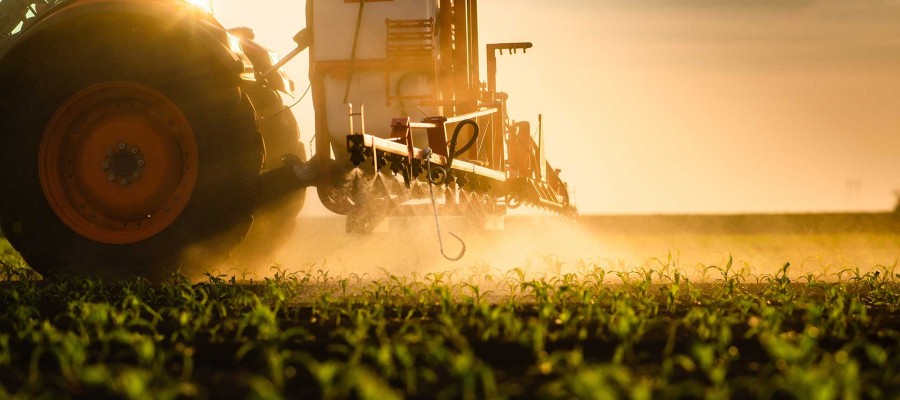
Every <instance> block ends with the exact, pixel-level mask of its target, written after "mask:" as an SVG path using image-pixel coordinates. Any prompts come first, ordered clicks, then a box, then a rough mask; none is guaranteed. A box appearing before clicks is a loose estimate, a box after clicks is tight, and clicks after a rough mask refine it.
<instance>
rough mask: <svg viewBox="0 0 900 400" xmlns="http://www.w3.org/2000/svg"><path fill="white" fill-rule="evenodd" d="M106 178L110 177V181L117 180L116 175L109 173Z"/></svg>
mask: <svg viewBox="0 0 900 400" xmlns="http://www.w3.org/2000/svg"><path fill="white" fill-rule="evenodd" d="M106 179H108V180H109V181H110V182H112V181H114V180H116V176H115V175H113V174H109V175H107V176H106Z"/></svg>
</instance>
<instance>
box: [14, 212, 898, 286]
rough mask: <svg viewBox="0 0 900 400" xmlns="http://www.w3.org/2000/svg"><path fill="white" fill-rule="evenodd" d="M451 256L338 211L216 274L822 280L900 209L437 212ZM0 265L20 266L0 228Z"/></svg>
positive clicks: (875, 248)
mask: <svg viewBox="0 0 900 400" xmlns="http://www.w3.org/2000/svg"><path fill="white" fill-rule="evenodd" d="M441 224H442V225H441V226H442V228H443V229H442V230H443V231H444V234H443V236H444V238H445V246H446V248H447V251H448V253H454V252H456V251H458V249H459V244H458V243H457V242H455V241H453V240H452V239H451V238H449V235H447V232H455V233H457V234H459V235H460V236H461V237H462V238H463V239H464V240H465V242H466V245H467V254H466V257H465V258H464V259H463V260H462V261H460V262H456V263H453V262H448V261H446V260H444V259H443V258H442V257H441V255H440V252H439V249H438V243H437V237H436V233H435V229H434V221H433V220H432V219H431V217H422V218H419V219H410V218H399V219H395V220H391V221H389V222H388V223H387V224H385V225H384V226H382V227H381V228H380V229H379V230H378V231H377V232H375V233H373V234H371V235H354V234H347V233H346V232H345V231H344V220H343V218H338V217H304V218H301V219H299V220H298V223H297V228H296V231H295V232H294V234H293V235H292V237H291V238H290V239H289V240H288V241H287V242H286V243H285V245H284V247H283V248H282V249H281V251H279V252H277V253H272V254H271V256H270V258H269V259H268V260H266V261H267V262H266V263H264V265H262V266H252V267H251V266H246V265H241V264H239V263H230V264H226V265H223V266H222V267H221V268H220V269H219V270H217V271H214V273H215V274H225V275H237V276H239V277H246V278H255V279H257V280H261V279H263V278H265V277H267V276H269V277H270V276H271V275H272V270H271V269H270V268H269V267H271V266H277V267H278V268H279V269H281V270H288V271H301V270H302V271H309V270H313V271H314V270H317V269H325V270H329V271H330V272H331V273H332V274H333V275H347V274H349V273H357V274H364V273H368V274H371V275H373V276H377V275H380V274H382V273H383V272H385V271H386V272H389V273H393V274H397V275H410V274H418V275H423V274H425V273H429V272H440V271H450V270H459V271H461V272H464V273H470V272H473V271H483V272H493V273H498V274H503V273H506V272H508V271H509V270H511V269H513V268H520V269H524V270H526V271H527V272H528V273H529V274H532V275H534V276H540V275H541V274H545V273H556V274H559V273H565V272H579V270H582V272H583V270H584V269H585V268H588V267H589V266H600V267H603V268H605V269H608V270H619V271H635V270H639V269H641V268H653V267H655V266H656V265H658V263H659V261H660V260H671V263H672V264H673V265H674V266H675V267H677V268H678V269H680V270H681V272H682V273H683V274H685V275H686V276H690V277H691V278H692V279H695V280H702V278H703V274H704V273H705V271H706V269H707V267H709V266H711V265H718V266H721V265H724V264H725V263H726V262H727V261H728V260H729V259H732V260H733V264H734V265H735V268H736V269H738V270H740V271H741V272H742V273H745V274H774V273H775V272H777V271H778V270H779V269H780V268H781V267H783V266H784V265H785V263H791V266H792V267H791V273H792V274H794V275H793V276H794V277H799V276H802V275H806V274H809V273H812V274H815V275H820V278H824V277H825V276H827V275H833V274H834V273H835V272H838V271H840V270H843V269H847V268H850V269H857V268H858V269H860V270H861V271H874V269H875V268H876V267H878V266H891V265H894V264H896V263H897V260H898V258H900V216H898V215H897V214H892V213H865V214H785V215H774V214H773V215H661V216H650V215H647V216H590V215H587V216H581V217H579V218H578V219H577V221H572V220H567V219H561V218H558V217H547V216H543V217H537V216H508V217H507V218H506V221H505V228H506V229H504V230H488V231H479V230H476V229H472V228H471V227H468V226H466V224H465V222H464V221H463V220H461V219H453V218H449V219H442V220H441ZM0 264H6V265H11V266H19V265H22V263H21V260H20V259H18V258H17V256H16V255H15V252H14V251H13V250H12V249H11V248H10V247H9V245H8V243H7V242H6V241H5V240H3V238H2V236H0Z"/></svg>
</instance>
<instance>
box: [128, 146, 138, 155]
mask: <svg viewBox="0 0 900 400" xmlns="http://www.w3.org/2000/svg"><path fill="white" fill-rule="evenodd" d="M129 150H131V154H137V153H138V151H139V150H138V148H137V147H136V146H131V148H130V149H129Z"/></svg>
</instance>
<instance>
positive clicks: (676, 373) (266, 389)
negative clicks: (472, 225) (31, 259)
mask: <svg viewBox="0 0 900 400" xmlns="http://www.w3.org/2000/svg"><path fill="white" fill-rule="evenodd" d="M530 224H531V223H530V222H529V223H524V222H521V221H510V222H508V223H507V231H505V232H507V233H504V231H501V232H492V233H486V234H484V236H482V237H477V238H476V237H474V236H472V235H469V236H467V235H463V237H466V238H467V239H468V245H469V247H470V249H471V250H470V254H469V255H468V256H467V257H468V258H467V259H465V260H464V261H462V262H461V263H459V265H457V266H455V267H454V266H450V265H448V264H441V263H438V262H432V261H433V260H431V258H430V257H431V255H429V254H430V252H429V253H428V254H425V255H423V254H411V253H413V252H411V251H407V252H405V253H404V252H402V249H403V247H402V246H399V245H388V244H383V243H382V244H381V245H380V246H381V247H378V246H376V245H374V244H372V243H370V242H371V241H373V240H376V239H372V238H371V237H369V238H365V237H363V238H359V237H350V238H348V237H347V236H346V235H338V234H336V233H335V234H334V237H335V239H334V240H335V242H334V243H330V244H329V243H325V242H323V241H322V240H323V239H322V237H327V236H331V233H332V232H333V231H337V230H338V228H337V226H338V225H334V227H331V228H330V227H329V225H328V223H327V222H321V223H319V224H317V225H316V227H315V229H314V228H311V227H307V228H301V229H300V230H301V231H300V232H298V237H299V238H297V239H293V240H292V242H291V243H289V244H288V246H287V248H288V250H284V251H282V252H281V253H280V254H279V255H278V259H279V263H278V264H275V265H273V267H272V268H271V269H268V270H267V271H241V270H240V269H239V268H237V269H227V268H226V269H224V271H223V272H221V273H220V272H214V273H208V274H207V275H206V276H204V277H201V278H199V279H196V280H190V279H187V278H185V277H181V276H173V277H172V278H171V279H170V280H169V281H168V282H167V283H165V284H162V285H152V284H150V283H148V282H146V281H144V280H141V279H133V280H130V281H125V282H100V281H97V280H91V279H78V278H73V279H63V280H56V281H41V280H35V276H34V274H33V273H31V272H29V270H28V269H27V268H26V267H25V266H24V265H23V264H21V262H20V261H18V260H17V259H16V256H15V254H14V252H13V251H12V250H11V248H9V247H8V245H7V244H6V243H5V242H2V241H0V264H2V273H3V275H2V280H3V281H4V282H2V283H0V287H2V289H0V398H22V399H33V398H106V397H116V398H147V399H166V398H169V399H178V398H188V399H190V398H211V399H220V398H266V399H270V398H271V399H277V398H367V399H391V398H422V399H431V398H447V399H458V398H464V399H476V398H595V399H611V398H635V399H652V398H709V399H719V398H797V399H837V398H842V399H854V398H873V399H880V398H884V399H893V398H898V397H900V269H898V268H896V259H897V257H898V255H900V234H898V232H900V231H898V230H896V224H897V221H896V220H895V217H893V216H891V215H888V214H883V215H882V214H879V215H871V216H866V215H863V216H831V217H829V216H809V217H790V218H782V217H775V216H770V217H756V218H752V219H750V220H743V219H741V218H738V217H733V218H725V217H696V218H686V217H685V218H674V217H671V218H651V217H646V218H643V217H602V218H601V217H596V218H590V217H586V218H583V219H582V221H581V222H579V223H578V225H577V226H573V225H564V226H562V227H555V228H553V229H548V228H546V227H538V228H537V229H536V230H531V231H529V229H535V228H534V227H530V228H529V227H528V226H526V225H529V226H530ZM307 226H309V225H308V224H307ZM332 228H333V229H332ZM303 229H309V230H315V231H316V232H317V235H316V236H317V237H318V238H317V240H316V241H313V239H312V238H311V237H310V236H308V235H307V236H305V235H304V232H303V231H302V230H303ZM513 232H519V234H518V236H516V235H513ZM522 232H525V233H522ZM529 232H530V233H529ZM377 235H378V234H376V237H377ZM382 235H383V236H384V235H387V236H390V237H396V236H399V237H400V239H401V240H400V242H401V243H403V244H404V245H406V246H407V247H409V245H410V240H405V239H404V238H403V237H402V236H403V235H402V234H397V233H387V234H382ZM411 236H416V237H418V236H422V235H421V233H420V232H413V233H412V235H411ZM509 236H515V237H513V238H512V239H510V238H508V237H509ZM504 238H506V239H504ZM528 238H531V239H530V240H532V241H531V242H529V241H528V240H529V239H528ZM382 239H383V237H382ZM406 239H409V238H406ZM338 243H342V244H343V245H342V246H339V245H338ZM428 243H431V242H428ZM392 246H397V247H392ZM516 248H520V249H521V248H526V249H527V250H523V251H521V253H516V252H515V251H514V250H513V249H516ZM315 249H318V250H319V253H316V252H315ZM491 249H493V250H491ZM498 252H499V253H503V254H502V256H497V254H496V253H498ZM354 253H362V255H361V256H359V257H358V258H357V259H353V258H352V257H351V256H352V255H353V254H354ZM302 254H307V257H309V258H303V256H301V255H302ZM335 254H336V255H335ZM392 254H393V255H392ZM519 254H523V255H522V256H521V257H518V256H519ZM317 257H321V258H317ZM391 257H396V259H397V260H399V261H397V262H396V264H387V263H389V262H390V260H391ZM517 257H518V258H517ZM366 263H368V268H365V265H366ZM417 265H418V266H417Z"/></svg>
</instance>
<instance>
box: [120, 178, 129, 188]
mask: <svg viewBox="0 0 900 400" xmlns="http://www.w3.org/2000/svg"><path fill="white" fill-rule="evenodd" d="M119 183H121V184H122V186H128V179H127V178H122V180H121V181H119Z"/></svg>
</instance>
